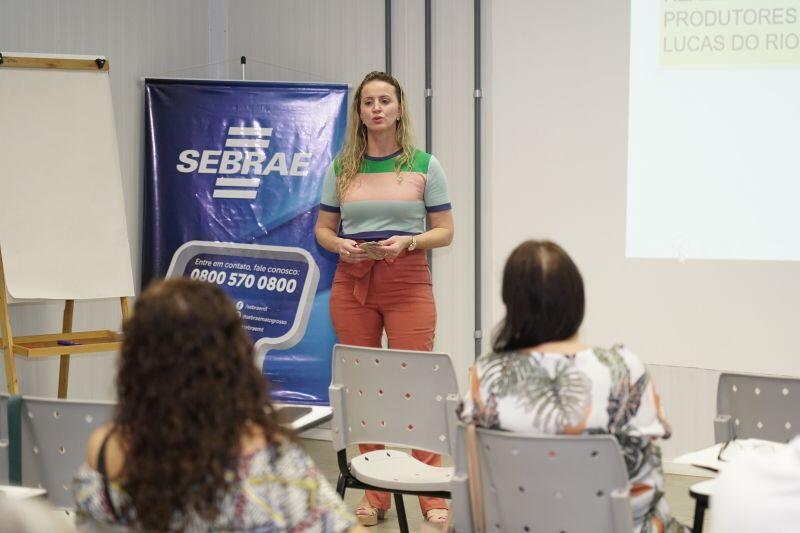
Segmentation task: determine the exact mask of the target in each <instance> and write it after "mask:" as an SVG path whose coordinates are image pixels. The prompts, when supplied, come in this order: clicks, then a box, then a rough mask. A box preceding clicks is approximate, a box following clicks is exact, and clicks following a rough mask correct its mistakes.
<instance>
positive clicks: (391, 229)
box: [320, 150, 452, 240]
mask: <svg viewBox="0 0 800 533" xmlns="http://www.w3.org/2000/svg"><path fill="white" fill-rule="evenodd" d="M401 153H402V152H397V153H394V154H392V155H389V156H386V157H369V156H365V157H364V161H363V162H362V164H361V172H359V173H358V174H357V175H356V177H355V178H354V179H353V182H352V183H351V185H350V187H349V188H348V189H347V191H346V192H345V194H344V196H343V197H342V198H341V201H340V199H339V198H338V197H337V194H336V180H337V178H338V176H339V165H338V161H336V160H334V162H333V163H332V164H331V166H330V168H329V169H328V173H327V175H326V176H325V182H324V184H323V187H322V202H321V203H320V209H321V210H323V211H329V212H332V213H341V217H342V231H341V235H342V237H346V238H348V239H364V240H379V239H386V238H388V237H391V236H392V235H416V234H418V233H422V232H423V231H425V217H426V215H427V213H430V212H436V211H446V210H448V209H452V206H451V205H450V197H449V195H448V193H447V177H446V176H445V173H444V170H443V169H442V165H441V164H439V161H438V160H437V159H436V158H435V157H434V156H432V155H431V154H428V153H425V152H423V151H421V150H416V151H415V152H414V158H413V161H412V163H411V165H406V166H404V167H403V168H401V169H400V172H399V174H398V172H397V171H395V160H396V159H397V157H398V156H399V155H400V154H401Z"/></svg>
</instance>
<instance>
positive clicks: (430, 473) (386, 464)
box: [350, 450, 453, 492]
mask: <svg viewBox="0 0 800 533" xmlns="http://www.w3.org/2000/svg"><path fill="white" fill-rule="evenodd" d="M350 472H351V473H352V474H353V476H354V477H355V478H356V479H358V480H359V481H361V482H362V483H368V484H370V485H374V486H376V487H385V488H387V489H395V490H403V491H431V492H434V491H449V490H450V481H451V479H452V477H453V468H452V467H442V466H430V465H426V464H425V463H423V462H421V461H418V460H416V459H415V458H414V457H412V456H411V455H409V454H407V453H405V452H401V451H397V450H375V451H372V452H368V453H364V454H361V455H359V456H357V457H354V458H353V459H352V461H350Z"/></svg>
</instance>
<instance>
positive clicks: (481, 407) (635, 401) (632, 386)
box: [459, 345, 684, 533]
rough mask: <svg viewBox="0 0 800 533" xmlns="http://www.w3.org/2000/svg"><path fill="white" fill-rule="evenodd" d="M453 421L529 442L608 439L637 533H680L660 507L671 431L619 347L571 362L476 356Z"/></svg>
mask: <svg viewBox="0 0 800 533" xmlns="http://www.w3.org/2000/svg"><path fill="white" fill-rule="evenodd" d="M470 389H471V390H470V392H469V393H467V395H466V397H465V398H464V401H463V402H462V404H461V406H459V416H460V417H461V419H462V420H463V421H464V422H472V421H474V422H475V423H476V424H478V425H480V426H484V427H487V428H493V429H505V430H509V431H514V432H519V433H534V434H543V433H544V434H566V435H579V434H599V433H607V434H611V435H614V436H615V437H616V438H617V440H618V441H619V444H620V448H621V449H622V453H623V455H624V459H625V464H626V466H627V468H628V478H629V480H630V484H631V488H630V493H631V506H632V507H633V518H634V523H635V526H636V527H635V531H637V532H642V533H650V532H661V531H665V532H680V531H684V528H683V526H682V525H680V524H679V523H678V522H677V521H676V520H674V519H672V518H671V517H670V514H669V507H668V506H667V502H666V500H665V499H664V491H663V486H664V480H663V474H662V470H661V451H660V449H659V448H658V446H657V445H656V444H655V442H654V441H655V440H656V439H657V438H659V437H660V438H668V437H669V435H670V428H669V425H668V423H667V421H666V419H665V417H664V414H663V412H662V410H661V406H660V404H659V398H658V394H656V391H655V387H654V385H653V382H652V380H651V379H650V375H649V374H648V373H647V370H646V368H645V366H644V363H642V361H641V360H640V359H639V358H638V357H637V356H636V355H635V354H634V353H633V352H631V351H630V350H628V349H626V348H624V347H623V346H621V345H617V346H614V347H612V348H611V349H602V348H590V349H586V350H583V351H580V352H578V353H576V354H573V355H562V354H552V353H539V352H513V353H503V354H496V353H490V354H485V355H482V356H481V357H479V358H478V360H477V361H476V363H475V367H474V368H473V369H472V373H471V385H470Z"/></svg>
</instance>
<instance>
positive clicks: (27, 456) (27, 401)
mask: <svg viewBox="0 0 800 533" xmlns="http://www.w3.org/2000/svg"><path fill="white" fill-rule="evenodd" d="M114 405H115V404H114V403H113V402H102V401H81V400H59V399H55V398H35V397H30V396H23V398H22V484H23V485H25V486H28V487H36V486H41V487H42V488H44V489H47V497H48V499H49V500H50V502H51V503H52V504H54V505H57V506H60V507H72V506H73V504H74V498H73V494H72V478H73V476H74V474H75V472H76V471H77V470H78V467H79V466H80V465H81V464H82V463H83V461H84V459H85V457H86V442H87V441H88V440H89V436H90V435H91V434H92V432H93V431H94V430H95V429H96V428H98V427H99V426H101V425H103V424H105V423H106V422H107V421H109V420H110V419H111V418H112V416H113V410H114Z"/></svg>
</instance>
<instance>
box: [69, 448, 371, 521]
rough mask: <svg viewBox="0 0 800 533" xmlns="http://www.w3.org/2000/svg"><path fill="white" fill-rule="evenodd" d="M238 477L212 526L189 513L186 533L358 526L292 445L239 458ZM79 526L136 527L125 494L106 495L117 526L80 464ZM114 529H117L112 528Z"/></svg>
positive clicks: (97, 482) (93, 477)
mask: <svg viewBox="0 0 800 533" xmlns="http://www.w3.org/2000/svg"><path fill="white" fill-rule="evenodd" d="M237 475H238V478H239V480H240V482H239V483H238V484H234V485H233V487H232V488H231V490H230V492H229V493H228V494H227V495H226V496H225V498H224V500H223V501H222V504H221V512H220V513H219V516H218V517H217V518H216V520H215V521H214V522H213V523H211V522H207V521H205V520H203V519H202V518H200V517H198V516H196V515H193V516H191V517H190V518H189V520H188V524H189V525H188V527H187V528H186V529H185V531H191V532H196V531H197V532H199V531H253V532H256V531H257V532H263V533H267V532H269V533H273V532H276V533H277V532H284V531H287V532H288V531H291V532H325V533H329V532H338V531H347V530H349V529H350V528H351V527H354V526H355V525H356V520H355V517H353V516H352V515H351V514H350V513H349V511H347V509H346V508H345V506H344V504H343V503H342V500H341V499H340V498H339V496H338V494H336V492H335V491H334V490H333V488H331V486H330V485H329V484H328V482H327V480H326V479H325V478H324V477H323V476H322V474H321V473H320V471H319V470H318V469H317V467H316V466H315V465H314V463H313V462H312V461H311V458H310V457H308V455H306V453H305V452H304V451H303V449H302V448H301V447H300V446H299V445H297V444H294V443H285V444H283V445H281V446H280V447H276V446H275V445H269V446H267V447H266V448H263V449H261V450H259V451H257V452H254V453H253V454H251V455H247V456H243V457H241V458H240V460H239V465H238V472H237ZM73 488H74V494H75V500H76V511H77V519H76V522H77V525H78V528H79V529H81V530H109V529H110V530H115V529H117V527H119V528H120V529H124V527H125V526H135V522H136V514H135V510H134V509H133V506H132V503H131V500H130V498H129V496H128V495H127V494H126V493H125V492H124V490H123V489H122V487H121V486H120V485H119V484H118V483H115V482H113V481H112V482H111V483H110V485H109V495H110V498H111V500H112V501H113V504H114V508H115V509H116V510H117V513H118V515H119V516H120V517H121V519H120V522H116V521H115V520H114V517H113V515H112V513H111V510H110V509H109V507H108V502H107V501H106V499H105V496H104V494H103V479H102V477H101V476H100V473H99V472H97V471H96V470H94V469H93V468H92V467H90V466H89V465H88V464H86V463H84V464H83V465H82V466H81V467H80V469H79V470H78V472H77V474H76V475H75V479H74V481H73ZM114 526H117V527H114Z"/></svg>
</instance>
